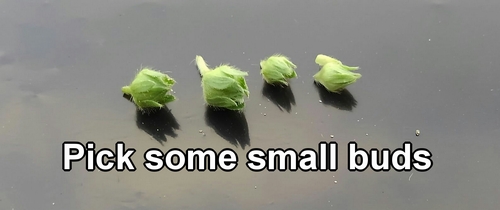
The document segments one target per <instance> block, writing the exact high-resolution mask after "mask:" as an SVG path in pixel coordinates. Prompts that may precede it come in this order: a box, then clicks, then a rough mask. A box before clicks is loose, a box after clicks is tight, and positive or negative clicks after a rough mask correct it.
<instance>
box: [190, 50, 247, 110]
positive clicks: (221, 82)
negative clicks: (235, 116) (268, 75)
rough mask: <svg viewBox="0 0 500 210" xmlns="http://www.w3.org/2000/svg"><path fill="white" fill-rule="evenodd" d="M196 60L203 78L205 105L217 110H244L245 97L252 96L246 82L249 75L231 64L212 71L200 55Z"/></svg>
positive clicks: (222, 65)
mask: <svg viewBox="0 0 500 210" xmlns="http://www.w3.org/2000/svg"><path fill="white" fill-rule="evenodd" d="M195 60H196V65H197V67H198V69H199V71H200V75H201V77H202V78H201V87H202V88H203V98H204V100H205V103H206V104H207V105H209V106H211V107H215V108H225V109H228V110H236V111H240V110H242V109H243V108H244V107H245V97H249V95H250V92H249V90H248V86H247V82H246V80H245V76H248V73H247V72H244V71H241V70H240V69H238V68H236V67H234V66H231V65H229V64H221V65H220V66H218V67H216V68H214V69H210V68H209V67H208V65H207V63H206V62H205V60H204V59H203V57H201V56H199V55H197V56H196V59H195Z"/></svg>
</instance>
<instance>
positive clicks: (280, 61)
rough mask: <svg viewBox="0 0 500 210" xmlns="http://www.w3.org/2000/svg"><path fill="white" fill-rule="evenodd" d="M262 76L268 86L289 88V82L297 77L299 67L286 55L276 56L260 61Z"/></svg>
mask: <svg viewBox="0 0 500 210" xmlns="http://www.w3.org/2000/svg"><path fill="white" fill-rule="evenodd" d="M260 68H261V71H260V74H261V75H262V77H263V78H264V80H265V81H266V82H267V83H268V84H272V85H274V84H282V85H285V86H288V80H289V79H292V78H295V77H297V73H296V72H295V69H296V68H297V66H296V65H295V64H294V63H292V62H291V61H290V59H289V58H288V57H286V56H284V55H280V54H274V55H272V56H270V57H268V58H267V59H265V60H262V61H260Z"/></svg>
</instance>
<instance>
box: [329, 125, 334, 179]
mask: <svg viewBox="0 0 500 210" xmlns="http://www.w3.org/2000/svg"><path fill="white" fill-rule="evenodd" d="M333 137H335V136H334V135H330V138H332V139H333ZM334 177H335V176H334Z"/></svg>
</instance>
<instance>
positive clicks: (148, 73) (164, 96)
mask: <svg viewBox="0 0 500 210" xmlns="http://www.w3.org/2000/svg"><path fill="white" fill-rule="evenodd" d="M175 83H176V81H175V80H174V79H172V78H171V77H169V76H168V75H167V74H164V73H161V72H159V71H156V70H153V69H151V68H147V67H145V68H142V69H141V70H140V71H139V73H137V75H136V76H135V78H134V80H133V81H132V83H131V84H130V85H129V86H124V87H122V92H123V93H125V94H127V95H130V96H131V97H132V101H133V102H134V103H135V104H136V105H137V107H138V108H139V109H140V110H144V109H148V108H162V107H163V106H164V105H165V104H166V103H169V102H172V101H175V100H176V97H175V96H174V95H172V94H170V91H171V90H172V86H174V84H175Z"/></svg>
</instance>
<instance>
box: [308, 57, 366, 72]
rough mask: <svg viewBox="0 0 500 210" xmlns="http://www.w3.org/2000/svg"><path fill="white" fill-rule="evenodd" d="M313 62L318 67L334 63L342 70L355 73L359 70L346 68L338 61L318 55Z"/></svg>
mask: <svg viewBox="0 0 500 210" xmlns="http://www.w3.org/2000/svg"><path fill="white" fill-rule="evenodd" d="M315 61H316V63H317V64H318V65H319V66H320V67H323V66H324V65H325V64H327V63H336V64H339V65H340V66H341V67H342V68H344V69H346V70H349V71H356V70H358V69H359V67H357V66H346V65H344V64H342V62H340V61H339V60H338V59H336V58H333V57H330V56H327V55H323V54H319V55H318V56H316V60H315Z"/></svg>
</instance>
